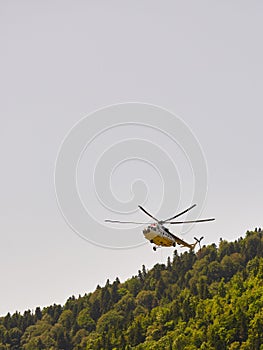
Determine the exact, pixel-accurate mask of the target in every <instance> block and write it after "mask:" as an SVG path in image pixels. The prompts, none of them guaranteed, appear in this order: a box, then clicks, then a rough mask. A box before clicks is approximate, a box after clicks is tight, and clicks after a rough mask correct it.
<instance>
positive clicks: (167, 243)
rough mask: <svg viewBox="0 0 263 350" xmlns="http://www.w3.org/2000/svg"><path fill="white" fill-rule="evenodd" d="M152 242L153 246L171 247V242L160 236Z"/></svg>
mask: <svg viewBox="0 0 263 350" xmlns="http://www.w3.org/2000/svg"><path fill="white" fill-rule="evenodd" d="M152 241H153V243H154V244H156V245H161V246H164V247H171V246H172V245H173V242H172V241H171V240H170V239H168V238H166V237H161V236H156V237H154V238H153V239H152Z"/></svg>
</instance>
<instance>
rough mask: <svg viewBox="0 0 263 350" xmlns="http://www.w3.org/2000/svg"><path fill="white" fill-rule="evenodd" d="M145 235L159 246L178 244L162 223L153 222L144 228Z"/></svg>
mask: <svg viewBox="0 0 263 350" xmlns="http://www.w3.org/2000/svg"><path fill="white" fill-rule="evenodd" d="M143 234H144V237H145V238H146V239H148V240H149V241H150V242H151V243H154V244H155V245H157V246H164V247H172V246H174V247H175V245H176V242H175V239H174V237H173V236H172V235H171V234H170V232H169V230H168V229H167V228H166V227H164V226H163V225H161V224H151V225H149V226H147V227H146V228H145V229H144V230H143Z"/></svg>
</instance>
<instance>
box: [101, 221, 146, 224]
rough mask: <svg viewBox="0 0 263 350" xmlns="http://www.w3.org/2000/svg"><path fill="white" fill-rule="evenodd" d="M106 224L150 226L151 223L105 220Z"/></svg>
mask: <svg viewBox="0 0 263 350" xmlns="http://www.w3.org/2000/svg"><path fill="white" fill-rule="evenodd" d="M105 222H111V223H117V224H136V225H149V224H151V222H135V221H119V220H105Z"/></svg>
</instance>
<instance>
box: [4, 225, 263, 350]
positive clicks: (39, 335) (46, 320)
mask: <svg viewBox="0 0 263 350" xmlns="http://www.w3.org/2000/svg"><path fill="white" fill-rule="evenodd" d="M4 349H14V350H15V349H25V350H38V349H39V350H40V349H49V350H51V349H53V350H57V349H64V350H71V349H72V350H78V349H92V350H100V349H105V350H107V349H125V350H128V349H137V350H143V349H151V350H152V349H158V350H159V349H168V350H169V349H176V350H181V349H184V350H194V349H207V350H208V349H209V350H210V349H211V350H212V349H216V350H224V349H230V350H234V349H242V350H253V349H263V232H262V231H261V229H255V231H251V232H247V233H246V237H245V238H239V239H238V240H237V241H235V242H227V241H225V240H220V243H219V246H218V247H217V246H216V245H215V244H212V245H209V246H204V247H202V249H201V250H200V251H199V252H197V254H195V253H194V252H191V251H190V252H185V253H183V254H181V255H178V253H177V251H176V250H175V251H174V256H173V258H172V259H169V258H168V261H167V264H166V265H165V264H157V265H155V266H154V267H153V268H152V269H151V270H150V271H146V269H145V267H144V266H143V267H142V269H141V270H140V271H138V275H137V276H133V277H132V278H131V279H129V280H127V281H126V282H124V283H120V281H119V279H118V278H116V280H115V281H114V282H113V283H110V282H109V281H107V282H106V284H105V286H104V287H100V286H98V287H97V288H96V290H95V291H94V292H93V293H90V294H85V295H84V296H80V297H78V298H76V297H74V296H73V297H70V298H69V299H68V300H67V302H66V304H65V305H64V306H61V305H56V304H54V305H53V306H49V307H44V308H43V309H41V308H39V307H38V308H36V310H35V311H34V312H31V311H25V312H24V313H23V314H20V313H15V314H13V315H10V314H7V315H6V316H5V317H1V318H0V350H4Z"/></svg>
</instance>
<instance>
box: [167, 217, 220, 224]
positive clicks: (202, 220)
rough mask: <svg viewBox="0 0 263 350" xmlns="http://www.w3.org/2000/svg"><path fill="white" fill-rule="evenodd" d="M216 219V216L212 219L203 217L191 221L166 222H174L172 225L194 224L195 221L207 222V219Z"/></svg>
mask: <svg viewBox="0 0 263 350" xmlns="http://www.w3.org/2000/svg"><path fill="white" fill-rule="evenodd" d="M213 220H215V218H212V219H201V220H191V221H168V222H165V223H166V224H172V225H176V224H193V223H195V222H206V221H213Z"/></svg>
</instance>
